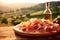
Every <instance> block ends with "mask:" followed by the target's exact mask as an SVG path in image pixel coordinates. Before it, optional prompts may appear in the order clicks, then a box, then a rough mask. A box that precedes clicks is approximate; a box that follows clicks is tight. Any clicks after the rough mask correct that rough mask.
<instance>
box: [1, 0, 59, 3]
mask: <svg viewBox="0 0 60 40" xmlns="http://www.w3.org/2000/svg"><path fill="white" fill-rule="evenodd" d="M50 1H57V0H0V2H2V3H24V2H27V3H44V2H50ZM58 1H59V0H58Z"/></svg>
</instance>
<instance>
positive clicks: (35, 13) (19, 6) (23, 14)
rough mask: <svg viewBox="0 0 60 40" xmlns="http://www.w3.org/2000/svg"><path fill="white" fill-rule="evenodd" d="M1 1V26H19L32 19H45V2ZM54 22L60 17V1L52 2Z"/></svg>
mask: <svg viewBox="0 0 60 40" xmlns="http://www.w3.org/2000/svg"><path fill="white" fill-rule="evenodd" d="M13 2H14V1H12V0H10V1H8V0H0V26H1V25H17V24H19V23H20V22H22V21H27V20H29V19H30V18H39V19H43V15H44V14H43V12H44V10H45V2H46V1H45V2H43V1H41V2H38V3H37V2H36V1H35V2H34V3H33V1H32V2H19V1H17V2H16V0H15V3H13ZM50 9H51V11H52V18H53V20H54V19H55V18H57V16H60V1H50Z"/></svg>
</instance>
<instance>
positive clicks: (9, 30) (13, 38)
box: [0, 26, 60, 40]
mask: <svg viewBox="0 0 60 40" xmlns="http://www.w3.org/2000/svg"><path fill="white" fill-rule="evenodd" d="M13 27H14V26H6V27H0V40H60V35H56V36H53V37H44V38H40V37H39V38H38V37H35V38H33V37H24V36H20V35H17V34H15V32H14V30H13Z"/></svg>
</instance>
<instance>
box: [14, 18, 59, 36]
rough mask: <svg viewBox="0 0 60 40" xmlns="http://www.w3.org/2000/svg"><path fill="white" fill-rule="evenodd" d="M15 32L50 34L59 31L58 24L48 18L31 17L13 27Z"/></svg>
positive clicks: (29, 34)
mask: <svg viewBox="0 0 60 40" xmlns="http://www.w3.org/2000/svg"><path fill="white" fill-rule="evenodd" d="M14 30H15V32H16V33H18V34H21V35H25V36H33V37H34V36H39V37H44V36H50V35H54V34H57V33H59V32H60V25H59V24H57V23H52V22H50V21H49V20H43V19H37V18H32V19H30V20H28V21H26V22H21V23H20V24H18V25H16V26H15V27H14Z"/></svg>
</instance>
